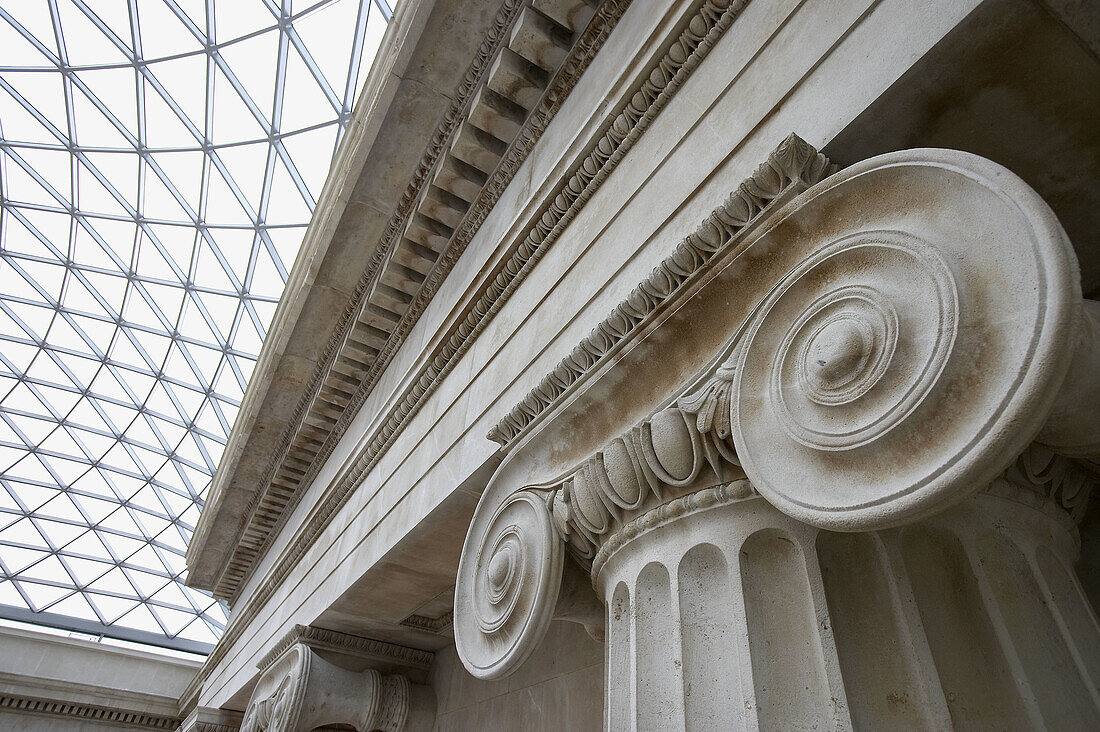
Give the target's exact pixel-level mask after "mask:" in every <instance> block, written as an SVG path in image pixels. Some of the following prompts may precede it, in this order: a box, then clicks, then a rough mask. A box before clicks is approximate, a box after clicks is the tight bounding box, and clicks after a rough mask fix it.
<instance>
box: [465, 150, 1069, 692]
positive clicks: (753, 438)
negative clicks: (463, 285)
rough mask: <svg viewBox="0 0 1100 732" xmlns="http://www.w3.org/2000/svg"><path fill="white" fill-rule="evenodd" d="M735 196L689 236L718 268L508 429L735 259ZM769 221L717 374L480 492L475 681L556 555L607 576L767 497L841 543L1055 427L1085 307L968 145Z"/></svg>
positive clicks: (520, 631)
mask: <svg viewBox="0 0 1100 732" xmlns="http://www.w3.org/2000/svg"><path fill="white" fill-rule="evenodd" d="M793 139H794V140H797V138H793ZM797 143H801V145H804V146H805V147H806V148H809V146H808V145H805V143H802V142H801V141H800V140H797ZM789 149H793V150H795V151H796V152H798V150H799V148H798V147H797V144H792V145H791V147H790V148H789ZM809 150H810V151H812V148H809ZM812 152H813V153H814V154H813V155H808V156H807V155H805V154H802V155H801V158H802V159H803V160H809V159H812V158H814V157H815V156H816V151H812ZM817 157H819V156H817ZM772 160H773V161H774V160H776V157H775V156H773V159H772ZM824 168H825V164H823V163H818V164H817V169H818V170H819V171H821V170H823V169H824ZM771 170H775V171H776V175H777V176H778V178H777V180H776V181H769V180H768V178H767V175H768V171H771ZM782 171H783V168H782V167H781V166H776V165H771V166H762V169H761V171H758V174H757V176H754V178H753V179H752V180H751V183H750V182H746V184H743V185H742V186H741V189H740V190H739V193H746V192H748V191H747V190H746V186H751V185H759V186H760V190H761V191H762V192H764V193H765V194H767V196H768V197H767V198H766V199H765V200H770V199H771V198H774V197H775V196H776V195H777V192H778V191H779V190H781V189H782V188H783V186H784V183H785V181H789V180H791V179H792V176H790V175H789V174H786V177H784V176H785V174H784V173H783V172H782ZM737 200H749V201H751V200H753V199H752V197H751V195H750V196H742V195H738V196H733V197H731V199H730V202H727V204H726V205H725V206H724V207H723V209H721V210H722V214H721V216H719V215H718V212H716V213H715V214H714V215H712V216H711V217H710V218H709V219H708V220H707V222H705V223H704V225H703V227H702V228H701V229H700V231H699V232H698V233H697V234H696V235H693V237H691V238H690V239H691V241H696V240H698V241H700V242H704V243H705V244H706V245H707V246H706V249H708V250H709V251H708V252H707V253H706V254H705V255H700V256H697V255H696V254H694V253H693V252H696V251H699V249H698V247H694V248H693V247H681V248H680V249H678V250H677V251H676V252H675V253H674V254H673V255H672V256H671V257H670V258H669V260H666V262H664V263H662V265H661V267H659V268H658V269H657V270H654V274H653V275H652V276H651V277H650V278H649V279H648V280H647V281H646V282H644V283H643V284H642V285H641V286H640V287H639V288H638V289H637V290H635V292H634V293H632V295H631V297H630V298H628V299H627V300H626V301H625V302H624V303H623V304H622V305H620V306H619V308H617V309H616V311H615V312H614V313H613V314H612V316H610V317H609V318H608V319H607V320H606V321H605V322H604V323H603V324H601V326H600V327H599V328H597V329H596V330H595V331H593V333H592V335H590V336H588V338H587V339H586V340H585V342H584V343H582V344H581V345H580V346H578V349H577V350H575V351H574V353H573V354H572V355H571V356H570V357H569V358H567V359H566V360H565V361H563V363H562V365H560V366H559V368H558V369H556V370H555V374H552V375H551V376H550V377H547V380H544V382H543V384H541V385H540V388H539V389H536V390H535V391H533V392H532V394H531V395H529V397H528V399H526V400H525V401H524V403H522V404H521V405H518V406H517V408H516V409H514V410H513V411H512V412H511V413H510V414H509V415H508V417H506V419H505V420H504V421H503V422H502V425H501V427H500V430H501V432H502V433H504V434H513V435H515V434H519V433H520V432H521V431H525V436H524V437H523V440H524V444H525V445H526V444H530V443H531V441H533V440H537V439H538V432H539V431H540V430H541V429H542V428H544V427H545V424H541V423H540V422H539V417H540V415H541V414H543V413H544V412H545V413H547V414H551V413H552V412H550V411H548V410H549V408H550V407H551V406H552V405H553V404H554V400H555V399H557V398H560V395H561V394H562V393H563V392H564V389H565V388H567V387H568V388H570V389H573V390H578V389H584V388H589V387H591V384H590V383H586V375H587V374H590V373H595V371H594V369H593V366H594V364H595V363H596V362H597V361H599V359H600V354H605V353H607V351H608V349H609V347H610V346H611V345H613V344H614V343H616V342H618V341H621V340H622V339H628V338H630V337H632V335H631V334H632V332H635V331H632V328H634V326H635V325H637V324H638V322H640V320H641V319H642V318H644V317H645V315H646V314H647V313H650V312H652V311H653V309H654V306H653V304H652V303H653V302H654V301H663V300H664V299H665V298H668V297H670V296H672V295H673V294H674V293H675V291H676V290H677V288H678V287H679V286H680V285H681V284H682V283H683V282H684V281H685V279H686V277H687V276H688V275H690V274H691V273H692V272H695V271H697V270H699V269H700V268H701V267H705V266H706V265H707V263H708V261H710V260H711V255H712V254H714V253H715V252H720V251H722V249H723V245H724V244H725V243H728V242H729V240H730V235H729V233H728V230H727V231H723V228H722V226H721V225H720V222H722V221H723V218H724V217H729V218H730V219H731V220H738V221H740V222H741V225H744V223H745V222H747V221H748V220H749V219H751V217H752V215H753V214H754V213H756V212H758V211H760V210H761V209H762V208H763V207H762V206H760V205H757V206H756V207H755V210H754V207H753V206H751V205H750V206H749V207H748V209H747V210H746V211H745V212H744V213H743V215H736V214H734V215H731V213H730V211H729V210H727V209H728V207H729V205H730V203H731V202H734V201H737ZM757 200H759V199H757ZM757 231H762V232H763V233H760V234H758V235H756V234H754V236H755V237H756V238H754V239H751V240H750V241H749V242H748V243H747V244H745V245H744V247H743V249H741V250H740V251H738V252H737V254H736V257H737V258H738V259H742V258H743V261H746V262H748V263H749V268H748V269H747V270H745V271H748V272H750V275H751V279H752V280H753V281H752V282H747V283H746V287H745V288H744V293H746V294H745V295H744V296H745V297H749V298H753V301H752V302H751V303H749V305H750V306H751V307H749V308H748V309H746V311H745V312H747V313H749V315H748V316H747V317H746V319H745V320H744V322H742V323H740V324H738V325H737V326H736V327H735V329H734V331H735V332H731V333H730V336H729V340H728V341H727V343H726V345H725V347H724V348H723V349H722V351H721V354H720V357H718V358H716V359H715V362H714V365H712V366H710V367H708V368H710V369H711V372H710V373H709V374H708V373H705V372H704V373H702V374H700V375H699V377H698V378H697V379H695V380H694V381H693V382H692V384H693V385H692V386H691V387H690V388H689V389H688V390H687V393H683V394H682V395H681V396H680V397H679V398H677V399H674V400H672V401H671V402H669V403H666V406H665V407H663V408H661V409H659V410H658V411H657V412H655V413H654V414H653V415H652V416H650V417H649V418H648V419H646V420H643V421H642V422H641V423H639V424H637V425H636V426H634V427H633V428H631V429H630V430H628V431H627V432H626V433H624V434H621V435H619V436H618V437H614V438H612V439H611V440H609V441H608V442H607V443H605V444H604V446H603V447H602V448H601V449H600V450H598V451H597V452H596V453H594V454H593V455H592V456H591V457H589V458H588V459H586V460H584V461H583V462H582V463H581V464H580V465H579V466H574V467H573V468H571V469H569V470H567V471H566V472H565V473H564V476H565V477H563V478H559V479H557V480H555V481H553V482H551V483H549V484H544V485H537V486H530V485H528V486H508V485H505V484H504V483H505V482H507V481H506V480H504V481H497V479H496V478H494V480H493V481H491V482H490V485H489V487H488V488H487V489H486V491H485V494H484V495H483V497H482V499H481V503H480V504H479V506H478V509H477V511H476V513H475V516H474V520H473V523H472V525H471V527H470V532H469V534H468V536H467V539H466V545H465V548H464V550H463V554H462V558H461V562H460V566H459V575H458V585H457V588H456V599H455V641H456V645H457V646H458V651H459V655H460V657H461V658H462V660H463V662H464V663H465V664H466V666H467V668H468V669H469V670H470V671H471V673H473V674H474V675H475V676H478V677H481V678H492V677H496V676H501V675H505V674H507V673H509V672H510V671H511V670H513V669H514V668H515V667H516V666H518V665H519V664H520V663H522V661H523V660H524V659H525V658H526V657H527V655H528V654H529V653H530V652H531V651H532V650H533V649H534V648H535V647H536V646H537V645H538V643H539V641H540V640H541V638H542V635H543V633H544V632H545V628H546V626H547V625H548V624H549V621H550V619H551V618H552V617H553V611H554V605H555V603H556V602H557V597H558V591H559V587H560V583H561V580H560V577H561V571H562V570H561V565H562V556H563V552H562V549H563V548H564V549H566V550H567V552H568V553H569V554H570V555H571V556H572V557H573V558H574V559H575V560H576V561H578V562H579V563H581V565H582V566H584V567H586V568H587V569H589V570H590V571H591V572H592V575H593V577H594V578H595V577H596V576H597V575H598V574H599V572H600V569H601V567H602V565H603V563H604V562H605V561H606V559H607V557H608V555H609V553H610V552H614V551H616V550H617V548H618V547H620V546H622V545H623V544H624V543H625V542H628V541H629V540H630V538H631V536H633V535H636V534H637V533H638V532H642V531H647V530H650V529H652V528H653V527H656V526H659V525H660V524H661V522H662V521H664V520H665V519H666V518H668V517H669V516H673V515H678V514H682V513H683V512H687V511H694V510H705V509H706V508H707V507H708V506H710V505H714V504H715V503H717V502H729V501H734V500H742V499H745V498H747V497H751V496H752V495H755V491H759V494H760V495H762V496H763V497H764V498H766V499H767V500H768V501H769V502H770V503H772V504H773V505H774V506H775V507H776V508H778V509H779V510H781V511H783V512H784V513H786V514H788V515H790V516H792V517H794V518H796V519H799V520H801V521H805V522H807V523H810V524H813V525H816V526H820V527H823V528H828V529H832V530H846V531H863V530H875V529H880V528H885V527H887V526H892V525H897V524H900V523H905V522H909V521H913V520H917V519H919V518H922V517H924V516H927V515H929V514H931V513H934V512H936V511H939V510H941V509H943V508H946V507H947V506H948V505H949V504H951V503H953V502H956V501H958V500H961V499H962V498H963V497H965V496H967V495H970V494H971V493H974V492H976V491H978V490H981V489H982V488H984V487H986V486H987V485H988V484H989V483H990V482H991V481H993V480H994V479H995V478H996V477H997V476H999V475H1001V474H1003V473H1004V471H1005V470H1006V469H1007V468H1009V466H1010V465H1012V464H1013V463H1014V462H1015V461H1016V459H1017V456H1019V455H1020V453H1021V452H1023V451H1024V450H1025V448H1027V447H1028V445H1029V444H1030V443H1031V442H1032V441H1033V440H1034V439H1035V437H1036V435H1037V433H1039V431H1040V429H1041V428H1042V427H1043V425H1044V423H1045V422H1046V420H1047V419H1048V417H1049V415H1050V414H1051V410H1052V407H1053V406H1054V404H1055V401H1056V398H1057V395H1058V392H1059V389H1060V388H1061V387H1062V384H1063V381H1064V380H1065V377H1066V374H1067V371H1068V370H1069V367H1070V363H1071V361H1072V359H1073V355H1074V351H1073V344H1074V343H1075V342H1076V336H1077V331H1079V330H1080V328H1081V321H1082V317H1083V316H1082V299H1081V294H1080V286H1079V282H1078V274H1077V268H1076V259H1075V257H1074V254H1073V251H1072V248H1071V246H1070V243H1069V241H1068V239H1067V238H1066V236H1065V233H1064V232H1063V231H1062V228H1061V226H1060V225H1059V223H1058V221H1057V219H1056V218H1055V216H1054V215H1053V213H1052V212H1051V211H1050V209H1049V208H1048V207H1047V206H1046V204H1045V203H1044V202H1043V201H1042V200H1041V199H1040V197H1039V196H1038V195H1037V194H1036V193H1035V192H1034V191H1033V190H1032V189H1031V188H1029V187H1028V186H1027V185H1026V184H1025V183H1024V182H1023V181H1022V180H1020V179H1019V178H1018V177H1017V176H1015V175H1014V174H1012V173H1011V172H1009V171H1008V170H1006V169H1004V168H1003V167H1001V166H999V165H997V164H995V163H993V162H991V161H989V160H985V159H983V158H980V157H977V156H974V155H970V154H968V153H962V152H957V151H949V150H912V151H904V152H899V153H892V154H888V155H884V156H880V157H877V158H873V159H870V160H867V161H864V162H862V163H859V164H856V165H854V166H852V167H850V168H848V169H846V170H844V171H842V172H840V173H837V174H835V175H832V176H831V177H828V178H826V179H825V180H823V181H822V182H820V183H817V184H816V185H814V186H813V187H812V188H810V189H809V190H807V191H806V192H805V193H803V194H801V195H800V196H799V197H798V198H796V199H794V200H793V201H792V202H791V203H789V204H788V205H786V206H785V207H783V208H782V209H780V210H779V212H777V213H776V214H775V215H774V216H773V220H772V221H769V222H767V223H765V224H762V225H761V226H760V228H759V229H757ZM717 259H718V258H715V261H717ZM685 273H686V274H685ZM714 281H717V280H714ZM712 282H713V281H712ZM694 296H695V295H693V297H694ZM604 341H607V342H604ZM563 369H566V370H569V371H571V373H570V375H569V376H561V375H560V374H558V372H560V371H562V370H563ZM595 380H596V379H595V378H593V379H591V381H595ZM681 388H683V387H681ZM1033 462H1034V461H1033ZM506 464H507V461H506ZM1036 464H1037V463H1036ZM504 467H505V466H502V469H501V470H502V471H503V468H504ZM1035 472H1037V473H1038V472H1040V471H1039V470H1038V469H1036V471H1035ZM501 475H504V473H502V472H501V471H498V476H501ZM746 477H747V478H748V481H745V480H744V478H746ZM1058 480H1059V481H1060V482H1058V486H1059V487H1060V490H1062V491H1064V492H1065V493H1066V494H1067V500H1068V499H1071V498H1072V497H1073V496H1075V495H1076V493H1074V491H1076V490H1077V487H1076V485H1075V484H1070V483H1067V482H1066V481H1064V480H1061V479H1060V478H1059V479H1058ZM1063 486H1064V487H1063ZM754 489H755V490H754ZM1070 494H1073V495H1070Z"/></svg>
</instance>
